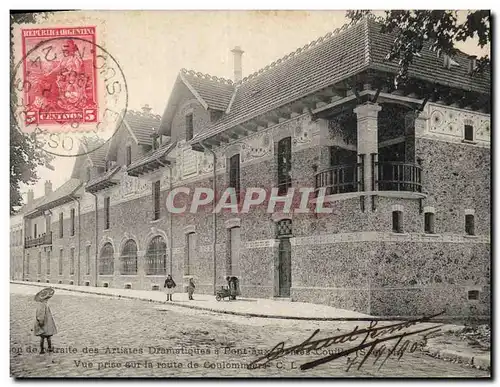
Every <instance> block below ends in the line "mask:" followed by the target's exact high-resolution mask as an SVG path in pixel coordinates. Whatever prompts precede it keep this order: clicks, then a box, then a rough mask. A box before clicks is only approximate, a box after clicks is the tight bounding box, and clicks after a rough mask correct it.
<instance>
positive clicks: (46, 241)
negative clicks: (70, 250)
mask: <svg viewBox="0 0 500 387" xmlns="http://www.w3.org/2000/svg"><path fill="white" fill-rule="evenodd" d="M51 245H52V231H50V232H48V233H44V234H42V235H41V236H39V237H38V238H31V237H28V238H25V240H24V248H26V249H28V248H30V247H37V246H51Z"/></svg>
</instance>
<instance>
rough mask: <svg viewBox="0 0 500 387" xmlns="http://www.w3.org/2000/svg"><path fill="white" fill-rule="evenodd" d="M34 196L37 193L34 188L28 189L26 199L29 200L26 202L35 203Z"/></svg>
mask: <svg viewBox="0 0 500 387" xmlns="http://www.w3.org/2000/svg"><path fill="white" fill-rule="evenodd" d="M34 198H35V193H34V192H33V190H32V189H30V190H28V195H27V198H26V200H27V203H26V204H28V205H29V204H31V203H33V199H34Z"/></svg>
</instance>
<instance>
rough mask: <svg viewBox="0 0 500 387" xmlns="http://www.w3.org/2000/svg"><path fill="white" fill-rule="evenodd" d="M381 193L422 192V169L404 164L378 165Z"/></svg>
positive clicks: (388, 163) (386, 163)
mask: <svg viewBox="0 0 500 387" xmlns="http://www.w3.org/2000/svg"><path fill="white" fill-rule="evenodd" d="M377 183H378V190H379V191H410V192H422V168H421V167H420V166H419V165H417V164H412V163H404V162H394V161H389V162H383V163H378V181H377Z"/></svg>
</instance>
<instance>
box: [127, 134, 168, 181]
mask: <svg viewBox="0 0 500 387" xmlns="http://www.w3.org/2000/svg"><path fill="white" fill-rule="evenodd" d="M175 144H176V143H174V142H171V143H168V144H162V145H161V147H160V148H159V149H156V150H155V151H154V152H152V153H149V154H147V155H145V156H143V157H141V158H139V159H137V160H135V161H134V162H133V163H132V164H130V165H129V166H128V168H127V173H128V174H129V175H131V176H136V175H137V174H138V172H140V170H141V169H142V168H143V167H146V166H147V165H148V164H151V163H154V162H155V161H156V160H158V159H161V158H162V157H164V156H166V155H167V153H168V152H170V150H171V149H172V148H174V146H175Z"/></svg>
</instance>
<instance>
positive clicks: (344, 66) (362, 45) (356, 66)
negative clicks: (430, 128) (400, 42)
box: [191, 18, 491, 143]
mask: <svg viewBox="0 0 500 387" xmlns="http://www.w3.org/2000/svg"><path fill="white" fill-rule="evenodd" d="M394 37H395V33H392V34H384V33H382V32H381V31H380V25H379V24H377V23H376V22H375V21H374V20H372V19H371V18H364V19H362V20H361V21H360V22H358V23H356V24H355V25H353V26H351V27H347V25H345V26H344V27H342V28H341V29H337V30H335V31H334V32H333V33H328V34H327V35H325V36H323V37H320V38H319V39H317V40H316V41H314V42H311V43H309V44H307V45H305V46H304V47H301V48H298V49H297V50H296V51H294V52H292V53H290V54H288V55H285V56H284V57H283V58H281V59H278V60H277V61H275V62H273V63H272V64H271V65H269V66H266V67H265V68H264V69H261V70H259V71H258V72H256V73H254V74H251V75H249V76H248V77H246V78H244V79H243V80H242V81H240V82H237V83H235V84H234V85H235V89H236V92H235V94H234V95H233V96H232V102H231V109H230V110H229V112H227V113H228V114H225V115H224V116H223V117H222V118H221V119H220V120H218V121H217V122H214V123H211V124H208V126H207V127H206V128H205V129H204V130H203V131H201V132H200V133H198V135H196V136H195V138H194V139H193V140H192V141H191V143H197V142H199V141H200V140H203V139H206V138H209V137H211V136H214V135H215V134H218V133H221V132H223V131H225V130H226V129H229V128H231V127H234V126H236V125H238V124H241V123H244V122H245V121H248V120H250V119H252V118H255V117H257V116H259V115H261V114H264V113H266V112H268V111H270V110H273V109H276V108H278V107H280V106H283V105H286V104H288V103H291V102H293V101H296V100H298V99H300V98H303V97H305V96H307V95H308V94H311V93H314V92H316V91H319V90H321V89H323V88H325V87H328V86H330V85H333V84H336V83H338V82H342V81H343V80H347V79H348V78H349V77H351V76H353V75H357V74H359V73H362V72H364V71H366V70H369V69H373V70H378V71H384V72H389V73H393V74H396V73H397V72H398V70H399V68H398V64H397V63H392V62H387V61H385V57H386V55H387V54H388V53H389V50H390V47H391V45H392V43H393V41H394ZM426 47H428V46H424V49H423V50H422V52H421V57H420V58H415V61H414V63H413V64H412V65H411V66H410V68H409V74H410V76H412V77H415V78H418V79H422V80H425V81H429V82H435V83H437V84H441V85H446V86H451V87H453V88H457V89H462V90H472V91H476V92H479V93H484V94H489V93H490V87H491V86H490V84H491V81H490V74H489V73H486V74H482V75H474V76H473V77H472V76H471V75H469V74H468V56H467V55H466V54H464V53H460V52H459V53H458V55H457V56H456V58H453V59H454V60H455V61H456V62H457V63H458V64H459V65H460V66H452V68H451V69H446V68H444V67H443V58H442V56H441V58H438V57H437V55H436V53H434V52H431V51H429V50H428V49H426Z"/></svg>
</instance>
